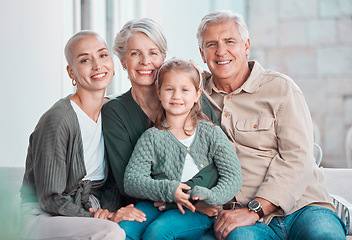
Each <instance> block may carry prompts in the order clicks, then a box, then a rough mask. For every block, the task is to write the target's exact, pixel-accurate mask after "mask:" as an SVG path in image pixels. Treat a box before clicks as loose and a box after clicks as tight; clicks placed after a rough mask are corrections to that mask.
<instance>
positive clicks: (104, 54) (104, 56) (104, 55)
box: [101, 53, 109, 58]
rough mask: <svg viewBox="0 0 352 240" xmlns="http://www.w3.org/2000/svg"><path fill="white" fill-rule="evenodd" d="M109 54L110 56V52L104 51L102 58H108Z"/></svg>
mask: <svg viewBox="0 0 352 240" xmlns="http://www.w3.org/2000/svg"><path fill="white" fill-rule="evenodd" d="M107 56H109V54H107V53H103V54H102V55H101V57H102V58H106V57H107Z"/></svg>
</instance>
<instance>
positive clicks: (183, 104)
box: [157, 71, 201, 120]
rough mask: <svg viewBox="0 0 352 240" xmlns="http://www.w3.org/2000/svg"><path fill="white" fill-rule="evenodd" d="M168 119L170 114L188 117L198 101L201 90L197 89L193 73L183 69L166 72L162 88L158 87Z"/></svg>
mask: <svg viewBox="0 0 352 240" xmlns="http://www.w3.org/2000/svg"><path fill="white" fill-rule="evenodd" d="M157 93H158V95H159V99H160V101H161V105H162V106H163V108H164V109H165V113H166V120H167V119H168V117H170V116H184V117H187V115H188V114H189V112H190V111H191V109H192V107H193V106H194V104H195V103H196V102H197V101H198V99H199V97H200V95H201V90H198V91H197V90H196V87H195V86H194V80H193V79H192V77H191V75H190V74H189V73H187V72H183V71H169V72H167V73H165V74H164V76H163V82H162V84H161V86H160V89H159V88H158V89H157Z"/></svg>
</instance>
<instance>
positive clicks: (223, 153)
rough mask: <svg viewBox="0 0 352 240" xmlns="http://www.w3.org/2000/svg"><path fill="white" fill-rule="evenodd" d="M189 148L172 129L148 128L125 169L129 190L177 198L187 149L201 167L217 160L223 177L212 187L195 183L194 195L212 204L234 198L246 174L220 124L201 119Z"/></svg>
mask: <svg viewBox="0 0 352 240" xmlns="http://www.w3.org/2000/svg"><path fill="white" fill-rule="evenodd" d="M195 134H196V135H195V138H194V140H193V142H192V144H191V146H190V147H189V148H188V147H186V146H185V145H183V144H182V143H181V142H180V141H179V140H177V138H175V136H174V135H173V134H172V133H171V131H170V130H159V129H157V128H155V127H153V128H150V129H148V130H147V131H145V132H144V133H143V135H142V136H141V137H140V139H139V140H138V142H137V144H136V146H135V149H134V151H133V154H132V157H131V159H130V161H129V163H128V165H127V168H126V172H125V191H126V193H127V194H129V195H131V196H133V197H136V198H141V199H149V200H152V201H163V202H174V201H175V199H174V196H175V192H176V189H177V187H178V186H179V185H180V179H181V175H182V171H183V167H184V162H185V158H186V155H187V153H189V154H190V155H191V156H192V158H193V159H194V161H195V164H196V165H197V167H198V169H199V170H200V169H202V168H203V167H205V166H207V165H209V164H210V163H213V162H214V164H215V166H216V168H217V170H218V172H219V178H218V181H217V184H216V185H215V186H214V187H212V188H211V189H208V188H205V187H201V186H195V187H194V188H192V189H191V190H190V194H191V197H194V196H199V197H200V198H201V201H202V202H203V203H205V204H207V205H209V206H219V205H222V204H225V203H227V202H228V201H229V200H231V199H232V198H233V197H234V196H235V194H236V193H237V192H238V191H239V189H240V188H241V186H242V174H241V167H240V164H239V161H238V159H237V155H236V153H235V150H234V149H233V147H232V145H231V143H230V141H229V140H228V138H227V137H226V135H225V133H224V132H223V131H222V130H221V128H220V127H219V126H214V125H213V123H210V122H207V121H202V122H199V123H198V126H197V128H196V133H195Z"/></svg>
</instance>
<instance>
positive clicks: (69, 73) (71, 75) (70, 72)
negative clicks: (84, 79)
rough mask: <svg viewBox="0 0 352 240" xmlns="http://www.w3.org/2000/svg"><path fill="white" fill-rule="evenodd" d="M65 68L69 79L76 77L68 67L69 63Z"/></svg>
mask: <svg viewBox="0 0 352 240" xmlns="http://www.w3.org/2000/svg"><path fill="white" fill-rule="evenodd" d="M66 70H67V73H68V76H69V77H70V78H71V79H76V76H75V73H74V72H73V69H72V68H71V67H70V65H67V67H66Z"/></svg>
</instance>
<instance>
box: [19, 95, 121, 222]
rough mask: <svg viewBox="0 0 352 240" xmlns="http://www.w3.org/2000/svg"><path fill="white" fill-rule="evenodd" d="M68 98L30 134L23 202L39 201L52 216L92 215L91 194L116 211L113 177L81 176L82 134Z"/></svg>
mask: <svg viewBox="0 0 352 240" xmlns="http://www.w3.org/2000/svg"><path fill="white" fill-rule="evenodd" d="M70 98H71V95H69V96H67V97H65V98H63V99H61V100H59V101H58V102H57V103H55V104H54V105H53V106H52V107H51V108H50V109H49V110H48V111H47V112H46V113H44V114H43V116H42V117H41V118H40V120H39V122H38V124H37V126H36V128H35V130H34V132H33V133H32V134H31V136H30V138H29V146H28V152H27V159H26V169H25V174H24V177H23V183H22V186H21V199H22V202H23V203H28V202H38V203H39V206H40V208H41V209H42V210H43V211H44V212H46V213H49V214H51V215H55V216H56V215H59V216H77V217H91V216H93V214H92V213H90V212H89V211H88V210H89V207H90V206H91V204H90V202H89V200H88V198H89V195H90V194H94V195H95V196H96V197H97V198H98V199H99V200H100V203H101V205H102V207H103V208H108V209H109V210H110V211H116V210H117V208H118V207H119V206H118V204H119V202H118V195H117V191H116V190H115V191H114V188H113V184H112V183H113V182H112V181H107V178H105V179H104V180H102V181H89V180H84V181H83V180H82V179H83V177H84V176H85V175H86V168H85V165H84V154H83V144H82V136H81V130H80V127H79V123H78V119H77V115H76V113H75V111H74V110H73V108H72V106H71V103H70ZM105 166H106V168H105V176H107V174H108V166H107V164H105Z"/></svg>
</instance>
